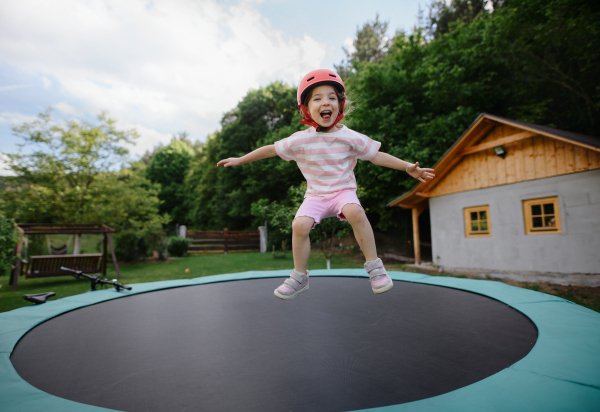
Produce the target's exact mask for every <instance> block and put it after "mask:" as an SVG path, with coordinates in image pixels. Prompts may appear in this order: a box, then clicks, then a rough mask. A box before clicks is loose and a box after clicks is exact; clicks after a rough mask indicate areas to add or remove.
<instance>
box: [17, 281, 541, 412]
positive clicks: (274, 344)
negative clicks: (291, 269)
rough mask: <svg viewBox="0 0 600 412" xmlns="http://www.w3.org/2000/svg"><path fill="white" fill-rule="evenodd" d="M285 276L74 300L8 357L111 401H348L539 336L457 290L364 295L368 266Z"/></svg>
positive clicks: (70, 388) (508, 359) (497, 364)
mask: <svg viewBox="0 0 600 412" xmlns="http://www.w3.org/2000/svg"><path fill="white" fill-rule="evenodd" d="M282 280H283V279H282V278H268V279H256V280H241V281H233V282H224V283H214V284H205V285H199V286H188V287H181V288H176V289H165V290H159V291H155V292H149V293H144V294H139V295H133V296H129V297H125V298H121V299H116V300H111V301H106V302H103V303H99V304H96V305H93V306H89V307H85V308H81V309H77V310H74V311H71V312H68V313H65V314H63V315H61V316H58V317H56V318H53V319H50V320H49V321H47V322H45V323H43V324H41V325H39V326H37V327H35V328H34V329H32V330H31V331H29V332H28V333H27V334H26V335H25V336H24V337H23V338H22V339H21V340H20V341H19V343H18V344H17V346H16V347H15V350H14V351H13V353H12V356H11V361H12V363H13V365H14V367H15V369H16V370H17V372H18V373H19V375H21V377H22V378H23V379H24V380H26V381H27V382H29V383H30V384H32V385H33V386H35V387H37V388H39V389H41V390H43V391H45V392H48V393H50V394H52V395H55V396H59V397H62V398H66V399H70V400H73V401H76V402H81V403H85V404H90V405H96V406H101V407H105V408H111V409H117V410H122V411H140V412H151V411H245V412H249V411H256V412H269V411H277V412H279V411H294V412H301V411H306V412H309V411H310V412H316V411H349V410H358V409H366V408H374V407H381V406H387V405H393V404H399V403H404V402H411V401H416V400H419V399H424V398H428V397H432V396H436V395H440V394H443V393H446V392H450V391H453V390H455V389H458V388H461V387H464V386H467V385H470V384H472V383H474V382H477V381H479V380H481V379H484V378H485V377H487V376H490V375H492V374H494V373H496V372H499V371H500V370H502V369H504V368H506V367H508V366H510V365H512V364H513V363H515V362H516V361H518V360H519V359H521V358H523V357H524V356H525V355H527V353H529V351H530V350H531V349H532V348H533V345H534V344H535V341H536V339H537V329H536V327H535V326H534V324H533V323H532V322H531V321H530V320H529V319H528V318H527V317H526V316H524V315H523V314H521V313H520V312H518V311H516V310H514V309H512V308H511V307H509V306H507V305H506V304H504V303H502V302H499V301H496V300H493V299H490V298H487V297H485V296H481V295H477V294H474V293H470V292H466V291H462V290H456V289H450V288H444V287H440V286H431V285H425V284H419V283H408V282H399V281H396V282H395V285H394V288H393V289H391V290H390V291H389V292H387V293H384V294H382V295H374V294H373V292H372V291H371V288H370V284H369V281H368V279H365V278H350V277H348V278H346V277H314V278H311V280H310V290H309V291H307V292H306V293H303V294H301V295H299V296H298V297H296V299H294V300H291V301H282V300H279V299H277V298H275V297H274V296H273V290H274V289H275V288H276V287H277V286H278V285H279V284H281V282H282ZM134 287H135V285H134Z"/></svg>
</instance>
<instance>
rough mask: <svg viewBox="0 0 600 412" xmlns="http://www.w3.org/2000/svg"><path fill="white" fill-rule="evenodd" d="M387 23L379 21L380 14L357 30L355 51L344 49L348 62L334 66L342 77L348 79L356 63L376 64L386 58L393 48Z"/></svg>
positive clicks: (354, 43)
mask: <svg viewBox="0 0 600 412" xmlns="http://www.w3.org/2000/svg"><path fill="white" fill-rule="evenodd" d="M388 24H389V22H387V21H379V14H376V15H375V20H374V21H370V22H367V23H365V24H364V25H363V26H362V28H360V29H358V28H357V29H356V35H355V37H354V41H353V43H352V44H353V46H354V51H353V52H352V53H350V52H349V51H348V49H346V48H345V47H343V48H342V49H343V50H344V53H345V54H346V61H345V62H344V61H342V62H341V63H340V65H339V66H338V65H334V67H335V70H336V71H337V72H338V74H339V75H340V76H341V77H342V79H348V78H349V77H350V75H351V74H352V72H353V70H354V63H355V62H356V63H358V62H376V61H378V60H380V59H381V58H382V57H383V56H385V55H386V54H387V52H388V50H389V48H390V46H391V44H392V43H391V40H390V39H389V38H388V37H387V34H386V33H387V30H388Z"/></svg>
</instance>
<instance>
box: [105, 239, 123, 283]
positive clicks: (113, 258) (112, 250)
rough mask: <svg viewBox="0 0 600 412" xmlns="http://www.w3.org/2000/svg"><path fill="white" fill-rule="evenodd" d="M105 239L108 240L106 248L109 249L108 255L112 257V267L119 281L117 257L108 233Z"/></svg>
mask: <svg viewBox="0 0 600 412" xmlns="http://www.w3.org/2000/svg"><path fill="white" fill-rule="evenodd" d="M105 237H106V238H108V246H109V247H110V255H111V256H112V261H113V265H115V272H117V277H118V278H119V279H121V271H120V270H119V264H118V263H117V255H115V248H114V247H113V243H112V238H111V237H110V233H107V234H106V235H105Z"/></svg>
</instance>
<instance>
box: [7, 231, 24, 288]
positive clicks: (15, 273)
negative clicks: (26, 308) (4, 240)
mask: <svg viewBox="0 0 600 412" xmlns="http://www.w3.org/2000/svg"><path fill="white" fill-rule="evenodd" d="M22 249H23V236H19V240H18V241H17V247H16V248H15V256H16V258H17V261H16V262H15V267H14V268H13V271H12V273H11V275H10V282H9V284H11V285H12V290H13V291H15V290H17V282H18V281H19V275H20V274H21V250H22Z"/></svg>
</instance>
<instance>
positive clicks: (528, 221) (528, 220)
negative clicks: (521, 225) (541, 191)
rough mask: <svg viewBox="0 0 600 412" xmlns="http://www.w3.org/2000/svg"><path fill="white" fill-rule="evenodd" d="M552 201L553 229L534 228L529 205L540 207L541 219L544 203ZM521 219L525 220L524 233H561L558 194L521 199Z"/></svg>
mask: <svg viewBox="0 0 600 412" xmlns="http://www.w3.org/2000/svg"><path fill="white" fill-rule="evenodd" d="M549 203H552V204H553V205H554V219H555V222H556V226H555V229H547V228H542V229H535V228H534V227H533V214H532V213H531V206H536V205H539V206H540V207H541V209H542V215H541V216H542V220H543V217H544V216H545V214H544V206H543V205H544V204H549ZM523 219H524V220H525V234H526V235H555V234H560V233H562V224H561V222H560V207H559V204H558V196H549V197H541V198H537V199H527V200H523Z"/></svg>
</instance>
